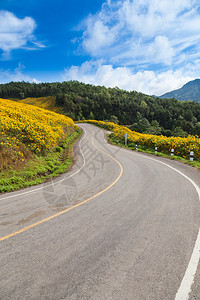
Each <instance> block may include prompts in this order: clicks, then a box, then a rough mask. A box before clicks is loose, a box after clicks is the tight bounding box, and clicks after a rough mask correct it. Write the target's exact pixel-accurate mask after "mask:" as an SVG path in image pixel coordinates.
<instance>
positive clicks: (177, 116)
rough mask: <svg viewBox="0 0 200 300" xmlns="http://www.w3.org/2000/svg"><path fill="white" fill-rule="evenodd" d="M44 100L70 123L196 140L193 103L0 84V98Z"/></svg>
mask: <svg viewBox="0 0 200 300" xmlns="http://www.w3.org/2000/svg"><path fill="white" fill-rule="evenodd" d="M46 96H55V97H56V104H57V105H58V106H61V107H62V108H63V111H64V113H65V115H67V116H69V117H71V118H72V119H73V120H77V121H78V120H84V119H96V120H102V121H112V122H114V123H116V124H120V125H122V124H123V125H126V126H127V127H128V128H129V129H131V130H135V131H137V132H141V133H148V134H156V135H161V134H162V135H165V136H181V137H187V136H188V135H198V136H200V104H198V103H196V102H193V101H182V102H181V101H179V100H176V99H175V98H172V99H161V98H158V97H153V96H148V95H145V94H143V93H138V92H136V91H131V92H128V91H125V90H121V89H119V88H117V87H115V88H106V87H104V86H94V85H90V84H84V83H80V82H77V81H67V82H62V83H60V82H53V83H39V84H36V83H28V82H10V83H7V84H0V98H5V99H14V100H17V99H24V98H27V97H46Z"/></svg>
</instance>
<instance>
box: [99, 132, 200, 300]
mask: <svg viewBox="0 0 200 300" xmlns="http://www.w3.org/2000/svg"><path fill="white" fill-rule="evenodd" d="M104 140H105V141H106V138H105V135H104ZM106 143H107V141H106ZM121 149H123V150H126V149H124V148H121ZM138 154H139V153H138ZM145 157H146V158H148V159H150V160H153V161H156V162H158V163H160V164H163V165H165V166H167V167H168V168H170V169H172V170H174V171H175V172H177V173H179V174H180V175H182V176H183V177H185V178H186V179H187V180H188V181H189V182H190V183H191V184H192V185H193V186H194V188H195V189H196V191H197V194H198V196H199V201H200V188H199V186H198V185H197V184H196V183H195V182H194V181H193V180H192V179H191V178H190V177H188V176H187V175H185V174H184V173H182V172H181V171H179V170H177V169H176V168H174V167H172V166H170V165H168V164H166V163H164V162H162V161H159V160H157V159H154V158H152V157H149V156H145ZM199 259H200V228H199V232H198V235H197V239H196V242H195V246H194V249H193V251H192V255H191V258H190V261H189V264H188V266H187V269H186V272H185V275H184V277H183V279H182V281H181V284H180V287H179V289H178V291H177V293H176V296H175V299H174V300H188V299H189V294H190V292H191V287H192V284H193V282H194V277H195V274H196V271H197V268H198V264H199Z"/></svg>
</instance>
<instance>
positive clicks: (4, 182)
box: [0, 129, 82, 193]
mask: <svg viewBox="0 0 200 300" xmlns="http://www.w3.org/2000/svg"><path fill="white" fill-rule="evenodd" d="M81 134H82V132H81V130H80V129H79V130H77V131H75V132H74V133H72V134H71V135H69V136H68V137H67V138H65V139H64V140H62V141H61V143H60V144H59V146H57V147H55V149H53V150H51V151H49V152H48V153H46V154H45V156H36V155H35V157H34V158H33V159H31V160H30V161H28V162H27V163H26V164H25V166H24V167H23V168H21V169H20V170H15V169H14V167H13V168H11V169H10V170H7V171H2V172H0V193H5V192H10V191H15V190H19V189H22V188H25V187H29V186H32V185H37V184H40V183H43V182H45V181H47V180H48V179H50V178H53V177H57V176H59V175H60V174H62V173H65V172H67V171H68V170H69V168H70V167H71V166H72V164H73V162H74V156H73V146H74V144H75V142H76V141H77V140H78V139H79V138H80V136H81Z"/></svg>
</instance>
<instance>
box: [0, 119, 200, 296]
mask: <svg viewBox="0 0 200 300" xmlns="http://www.w3.org/2000/svg"><path fill="white" fill-rule="evenodd" d="M80 127H81V128H82V129H83V131H84V135H83V136H82V139H81V140H80V141H79V143H77V144H76V146H75V157H76V163H75V165H74V166H73V167H72V169H71V170H70V172H68V173H67V174H64V175H62V176H60V177H59V178H57V179H55V180H53V181H50V182H47V183H45V184H42V185H39V186H36V187H31V188H27V189H25V190H23V191H17V192H13V193H8V194H4V195H1V196H0V265H1V269H0V299H54V300H55V299H95V300H96V299H100V300H103V299H131V300H132V299H133V300H143V299H145V300H147V299H151V300H152V299H155V300H165V299H166V300H171V299H176V300H180V299H181V300H184V299H188V296H189V299H190V300H194V299H200V283H199V276H200V266H199V265H198V260H199V254H200V248H199V242H200V241H199V240H198V233H199V228H200V199H199V196H200V195H199V194H198V189H199V187H200V176H199V175H200V173H199V171H198V170H195V169H194V168H192V167H190V166H187V165H184V164H181V163H179V162H175V161H171V160H168V159H163V158H159V157H154V156H151V155H147V154H142V153H138V152H135V151H130V150H126V149H122V148H118V147H115V146H112V145H109V144H108V143H107V142H106V141H105V138H104V132H103V131H102V130H100V129H99V128H97V127H94V126H92V125H89V124H81V125H80ZM195 274H196V276H194V275H195ZM193 279H194V283H193V284H192V281H193ZM190 290H191V292H190ZM189 292H190V294H189ZM188 294H189V295H188Z"/></svg>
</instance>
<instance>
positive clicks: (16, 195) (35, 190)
mask: <svg viewBox="0 0 200 300" xmlns="http://www.w3.org/2000/svg"><path fill="white" fill-rule="evenodd" d="M85 136H86V132H85V131H84V135H83V136H82V139H81V140H80V142H79V149H80V153H81V155H82V157H83V165H82V166H81V168H80V169H79V170H77V171H76V172H75V173H73V174H72V175H70V176H68V177H65V178H63V179H61V180H59V181H58V182H56V184H58V183H60V182H62V181H64V180H66V179H68V178H71V177H73V176H74V175H76V174H77V173H79V172H80V171H81V170H82V169H83V168H84V167H85V156H84V154H83V152H82V150H81V142H82V141H83V139H84V138H85ZM51 185H52V184H49V185H45V186H42V187H39V188H36V189H34V190H31V191H27V192H23V193H20V194H15V195H11V196H7V197H4V198H0V201H2V200H6V199H11V198H14V197H18V196H22V195H27V194H31V193H35V192H37V191H39V190H42V189H44V188H47V187H49V186H51Z"/></svg>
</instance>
